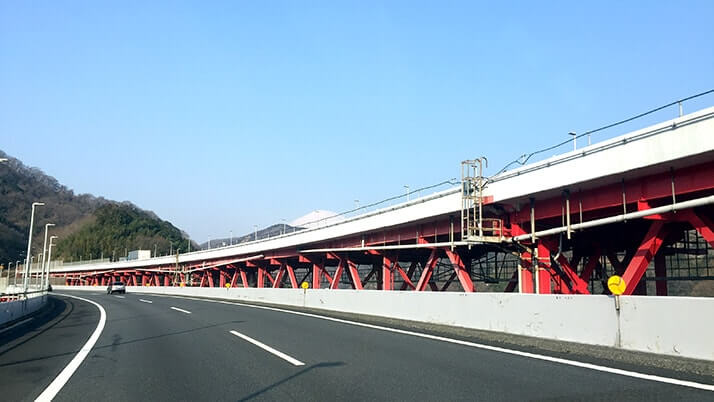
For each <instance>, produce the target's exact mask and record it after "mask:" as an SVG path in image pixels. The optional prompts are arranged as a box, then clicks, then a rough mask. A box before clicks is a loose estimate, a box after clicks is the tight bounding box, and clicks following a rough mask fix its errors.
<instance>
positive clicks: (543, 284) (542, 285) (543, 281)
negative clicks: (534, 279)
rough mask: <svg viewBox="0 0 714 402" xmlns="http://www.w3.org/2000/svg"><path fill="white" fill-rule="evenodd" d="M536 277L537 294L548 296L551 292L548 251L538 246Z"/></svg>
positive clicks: (540, 245)
mask: <svg viewBox="0 0 714 402" xmlns="http://www.w3.org/2000/svg"><path fill="white" fill-rule="evenodd" d="M536 263H537V264H538V266H537V267H536V275H538V293H539V294H550V293H552V291H551V274H550V270H551V267H550V251H549V250H548V249H547V248H545V247H543V245H542V244H538V261H537V262H536Z"/></svg>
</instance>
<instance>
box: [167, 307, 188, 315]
mask: <svg viewBox="0 0 714 402" xmlns="http://www.w3.org/2000/svg"><path fill="white" fill-rule="evenodd" d="M171 308H172V309H174V310H176V311H180V312H182V313H186V314H191V312H190V311H188V310H184V309H182V308H178V307H171Z"/></svg>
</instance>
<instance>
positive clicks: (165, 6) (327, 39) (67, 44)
mask: <svg viewBox="0 0 714 402" xmlns="http://www.w3.org/2000/svg"><path fill="white" fill-rule="evenodd" d="M145 3H151V4H145ZM493 3H501V4H493ZM535 3H536V2H523V3H520V2H486V3H479V2H415V1H405V2H398V1H389V2H371V1H355V2H339V1H326V2H298V1H286V2H272V1H265V2H262V1H260V2H240V1H225V2H222V1H213V2H198V1H196V2H174V1H170V2H168V1H167V2H143V1H136V2H134V1H118V2H109V1H107V2H104V1H102V2H90V1H87V2H62V1H54V2H50V1H46V2H27V1H4V2H1V3H0V149H2V150H3V151H5V152H7V153H8V154H10V155H13V156H14V157H17V158H19V159H20V160H22V161H23V162H24V163H26V164H28V165H31V166H36V167H39V168H41V169H42V170H44V171H45V172H46V173H48V174H50V175H52V176H55V177H56V178H57V179H58V180H59V181H60V182H61V183H63V184H66V185H67V186H68V187H70V188H72V189H74V190H75V191H76V192H80V193H84V192H86V193H92V194H95V195H100V196H104V197H106V198H109V199H115V200H130V201H132V202H134V203H136V204H137V205H139V206H140V207H142V208H145V209H150V210H153V211H154V212H156V213H157V214H159V216H161V217H162V218H164V219H167V220H170V221H171V222H173V223H174V224H175V225H177V226H178V227H180V228H182V229H184V230H186V231H187V232H188V233H189V234H190V235H191V236H192V237H193V238H194V239H195V240H198V241H205V240H206V239H207V238H208V236H211V237H212V238H214V239H215V238H217V237H223V236H225V237H227V236H228V233H229V231H230V230H232V231H233V233H234V234H236V235H237V234H242V233H248V232H251V231H252V229H253V225H254V224H257V225H259V226H261V227H262V226H267V225H269V224H272V223H280V222H281V219H287V220H288V221H289V220H292V219H294V218H296V217H298V216H301V215H304V214H306V213H308V212H310V211H312V210H315V209H328V210H334V211H343V210H347V209H350V208H352V207H353V206H354V200H355V199H359V200H360V203H361V204H362V205H364V204H366V203H368V202H373V201H377V200H381V199H384V198H387V197H390V196H393V195H397V194H400V193H402V192H404V187H403V186H404V185H409V186H410V187H411V188H412V189H414V188H418V187H420V186H428V185H431V184H434V183H438V182H441V181H443V180H445V179H449V178H453V177H457V176H459V174H460V170H459V169H460V165H459V163H460V161H461V160H464V159H470V158H474V157H477V156H481V155H484V156H486V157H488V159H489V162H490V165H489V170H488V171H487V173H495V172H496V171H497V170H499V169H500V168H501V167H502V166H503V165H505V164H506V163H508V162H509V161H511V160H513V159H515V158H517V157H518V156H519V155H521V154H524V153H527V152H531V151H534V150H537V149H539V148H543V147H545V146H548V145H552V144H554V143H557V142H559V141H562V140H563V139H565V138H567V133H568V132H569V131H577V132H583V131H586V130H588V129H592V128H596V127H599V126H601V125H604V124H607V123H610V122H613V121H615V120H619V119H621V118H625V117H629V116H631V115H633V114H636V113H639V112H642V111H645V110H648V109H650V108H653V107H655V106H659V105H661V104H664V103H668V102H670V101H673V100H676V99H678V98H682V97H685V96H688V95H691V94H694V93H697V92H702V91H705V90H708V89H711V88H714V74H713V73H714V52H713V51H712V44H711V40H712V38H714V24H712V23H711V16H712V15H714V2H711V1H702V2H689V1H683V2H652V1H649V2H604V1H598V2H593V4H590V5H587V4H580V3H581V2H572V1H568V2H562V3H557V2H547V3H548V4H535ZM712 105H714V96H711V95H710V96H708V97H705V98H703V99H702V100H699V101H696V102H690V103H688V104H686V105H685V112H687V111H694V110H696V109H700V108H702V107H706V106H712ZM674 115H675V110H673V109H670V110H668V111H665V112H662V113H659V114H657V115H655V116H651V117H649V118H648V119H645V120H643V121H641V122H638V123H635V124H634V125H629V126H626V127H622V128H619V129H617V130H614V131H609V132H607V133H604V134H601V135H600V136H597V137H594V138H593V140H599V139H604V138H608V137H611V136H614V135H616V134H621V133H623V132H626V131H627V130H629V129H632V128H637V127H640V126H643V125H646V124H649V123H652V122H655V121H660V120H664V119H668V118H671V117H674ZM566 150H567V148H565V149H563V151H566Z"/></svg>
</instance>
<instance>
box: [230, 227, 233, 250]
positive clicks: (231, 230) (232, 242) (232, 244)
mask: <svg viewBox="0 0 714 402" xmlns="http://www.w3.org/2000/svg"><path fill="white" fill-rule="evenodd" d="M230 232H231V246H232V245H233V231H232V230H231V231H230Z"/></svg>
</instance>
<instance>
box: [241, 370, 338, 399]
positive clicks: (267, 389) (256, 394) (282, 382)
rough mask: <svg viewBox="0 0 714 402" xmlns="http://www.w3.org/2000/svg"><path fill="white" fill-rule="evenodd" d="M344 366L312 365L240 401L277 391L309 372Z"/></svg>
mask: <svg viewBox="0 0 714 402" xmlns="http://www.w3.org/2000/svg"><path fill="white" fill-rule="evenodd" d="M344 365H345V363H344V362H323V363H317V364H312V365H310V366H307V367H305V368H303V369H302V370H300V371H298V372H297V373H295V374H293V375H290V376H287V377H285V378H283V379H282V380H280V381H278V382H276V383H273V384H270V385H268V386H267V387H265V388H263V389H261V390H258V391H255V392H253V393H252V394H250V395H247V396H245V397H243V398H241V399H239V401H249V400H251V399H253V398H256V397H258V396H260V395H261V394H264V393H266V392H268V391H270V390H272V389H275V388H277V387H278V386H280V385H282V384H285V383H286V382H288V381H290V380H292V379H294V378H296V377H299V376H301V375H303V374H305V373H307V372H308V371H311V370H314V369H319V368H328V367H339V366H344Z"/></svg>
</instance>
